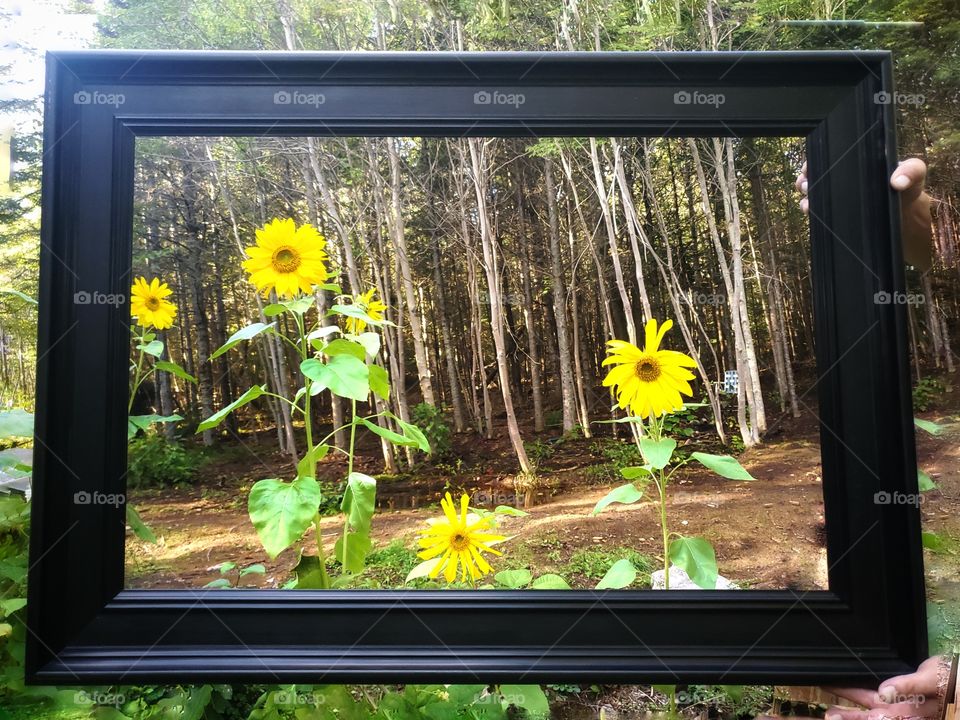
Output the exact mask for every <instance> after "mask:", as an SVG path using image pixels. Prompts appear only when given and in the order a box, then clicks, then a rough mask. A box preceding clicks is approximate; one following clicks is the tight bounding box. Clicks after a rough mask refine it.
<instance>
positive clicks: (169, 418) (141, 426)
mask: <svg viewBox="0 0 960 720" xmlns="http://www.w3.org/2000/svg"><path fill="white" fill-rule="evenodd" d="M180 420H183V418H182V417H180V416H179V415H156V414H153V415H130V416H129V417H127V440H129V439H130V438H132V437H133V436H134V435H136V434H137V432H138V431H139V430H143V431H144V432H146V431H147V430H149V429H150V426H151V425H153V424H154V423H168V422H179V421H180Z"/></svg>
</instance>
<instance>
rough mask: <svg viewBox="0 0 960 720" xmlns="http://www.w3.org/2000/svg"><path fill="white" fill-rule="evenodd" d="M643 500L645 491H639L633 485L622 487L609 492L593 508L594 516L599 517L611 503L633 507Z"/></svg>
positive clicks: (628, 484)
mask: <svg viewBox="0 0 960 720" xmlns="http://www.w3.org/2000/svg"><path fill="white" fill-rule="evenodd" d="M642 498H643V491H641V490H638V489H637V487H636V485H634V484H633V483H627V484H626V485H621V486H620V487H618V488H614V489H613V490H611V491H610V492H608V493H607V494H606V495H604V497H603V498H602V499H601V500H600V501H599V502H598V503H597V504H596V506H595V507H594V508H593V514H594V515H599V514H600V512H601V511H602V510H603V509H604V508H605V507H607V505H610V504H611V503H623V504H624V505H632V504H633V503H635V502H637V501H638V500H641V499H642Z"/></svg>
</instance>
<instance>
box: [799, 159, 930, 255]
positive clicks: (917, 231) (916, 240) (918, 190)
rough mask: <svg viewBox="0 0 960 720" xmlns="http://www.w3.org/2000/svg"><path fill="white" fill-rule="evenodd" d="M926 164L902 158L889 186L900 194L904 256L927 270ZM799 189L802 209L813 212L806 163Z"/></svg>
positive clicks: (927, 212) (927, 214)
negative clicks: (808, 195) (808, 189)
mask: <svg viewBox="0 0 960 720" xmlns="http://www.w3.org/2000/svg"><path fill="white" fill-rule="evenodd" d="M926 177H927V166H926V163H924V162H923V160H921V159H920V158H907V159H906V160H903V161H902V162H901V163H900V164H899V165H898V166H897V169H896V170H894V171H893V175H891V176H890V186H891V187H892V188H893V189H894V190H896V191H897V192H899V193H900V227H901V234H902V237H903V259H904V261H905V262H906V263H907V264H909V265H914V266H916V267H918V268H920V269H921V270H927V269H929V268H930V265H931V263H932V248H931V241H932V239H933V228H932V221H931V217H930V196H929V195H928V194H927V193H926V192H924V189H923V186H924V180H925V179H926ZM796 187H797V190H799V191H800V192H801V193H803V198H802V199H801V200H800V209H801V210H802V211H803V212H804V214H806V213H808V212H810V201H809V200H808V198H807V188H808V183H807V164H806V163H804V164H803V167H802V168H800V174H799V175H798V176H797V181H796Z"/></svg>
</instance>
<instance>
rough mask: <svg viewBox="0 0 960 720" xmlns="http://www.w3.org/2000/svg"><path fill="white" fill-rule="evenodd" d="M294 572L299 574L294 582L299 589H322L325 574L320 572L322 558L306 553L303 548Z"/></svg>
mask: <svg viewBox="0 0 960 720" xmlns="http://www.w3.org/2000/svg"><path fill="white" fill-rule="evenodd" d="M293 572H294V574H295V575H296V576H297V579H296V581H295V582H294V587H295V588H296V589H297V590H320V589H322V588H323V574H322V573H321V572H320V560H318V559H317V556H316V555H304V554H303V551H302V550H301V551H300V557H299V559H298V560H297V564H296V566H295V567H294V568H293Z"/></svg>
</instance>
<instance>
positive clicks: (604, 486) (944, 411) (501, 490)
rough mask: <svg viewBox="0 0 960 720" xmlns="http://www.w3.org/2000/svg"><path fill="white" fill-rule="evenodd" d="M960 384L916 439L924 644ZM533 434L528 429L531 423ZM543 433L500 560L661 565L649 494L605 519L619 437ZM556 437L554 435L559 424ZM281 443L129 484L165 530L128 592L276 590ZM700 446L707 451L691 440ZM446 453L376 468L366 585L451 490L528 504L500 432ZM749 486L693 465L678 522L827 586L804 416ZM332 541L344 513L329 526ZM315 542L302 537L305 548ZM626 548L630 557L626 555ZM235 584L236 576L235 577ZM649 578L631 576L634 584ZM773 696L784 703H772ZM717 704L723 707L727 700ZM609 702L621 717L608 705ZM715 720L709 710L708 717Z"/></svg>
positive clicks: (741, 555) (957, 492) (954, 580)
mask: <svg viewBox="0 0 960 720" xmlns="http://www.w3.org/2000/svg"><path fill="white" fill-rule="evenodd" d="M956 408H960V389H958V388H956V387H954V388H952V389H951V390H950V392H949V393H948V394H946V395H945V396H943V397H941V398H938V400H937V403H936V407H934V408H932V409H930V410H928V411H926V412H922V413H918V417H922V418H924V419H927V420H932V421H935V422H938V423H940V424H941V425H942V426H943V428H944V429H943V431H942V432H941V433H940V434H939V435H937V436H931V435H929V434H927V433H924V432H920V431H918V432H917V450H918V460H919V465H920V467H921V468H923V469H924V470H925V471H926V472H927V473H928V474H929V475H930V476H931V477H932V478H933V480H934V481H935V482H936V484H937V486H938V487H937V489H936V490H932V491H929V492H927V493H925V494H924V502H923V504H922V506H921V513H922V518H923V526H924V530H925V531H928V532H934V533H936V534H937V535H938V536H939V538H940V546H939V548H938V549H937V550H936V551H931V550H925V551H924V556H925V557H924V562H925V570H926V578H927V598H928V615H929V625H930V630H931V633H930V635H931V637H930V641H931V652H942V651H945V650H947V649H948V648H951V647H956V646H957V645H958V644H960V562H958V555H960V412H958V411H957V410H956ZM525 430H526V431H527V432H528V435H527V436H528V437H532V433H530V432H529V430H530V429H529V428H525ZM550 435H551V433H549V432H548V433H545V434H544V435H543V436H541V443H542V444H549V445H550V450H549V451H545V450H544V448H543V446H542V445H541V446H540V448H539V450H538V451H537V452H538V453H539V455H540V456H541V473H542V475H543V483H542V485H541V486H540V487H539V488H538V489H537V491H536V502H535V503H534V505H533V506H532V507H530V508H527V512H528V513H529V514H528V515H527V516H525V517H520V518H513V517H506V518H503V521H502V528H503V530H504V531H505V534H507V535H513V536H514V537H513V539H511V540H510V541H509V542H508V543H506V545H505V548H506V552H505V553H504V556H503V557H502V558H498V564H497V569H507V568H518V567H526V568H529V569H530V570H531V571H532V572H533V573H534V575H535V576H536V575H538V574H541V573H544V572H556V573H559V574H561V575H563V576H564V577H565V578H566V579H567V580H568V582H570V584H571V585H572V586H573V587H579V588H586V587H592V586H594V585H595V584H596V582H597V581H598V580H599V578H601V577H602V576H603V574H604V573H605V572H606V570H607V569H608V568H609V566H610V565H611V564H612V563H613V562H614V561H616V560H617V559H619V558H620V557H623V556H624V555H625V554H630V556H631V557H632V558H633V560H634V563H635V564H637V565H638V566H640V565H643V564H644V563H646V565H647V566H646V567H644V568H643V569H644V570H655V569H657V567H659V565H660V562H661V561H660V559H659V558H660V552H659V541H658V540H657V532H658V524H657V518H656V507H655V505H654V503H650V502H641V503H637V504H636V505H631V506H614V508H615V509H610V508H608V509H607V510H606V511H605V512H604V513H602V514H601V515H599V516H597V517H592V516H591V515H590V512H591V510H592V509H593V506H594V504H595V503H596V502H597V500H599V499H600V498H601V497H603V495H604V494H605V493H606V492H607V490H608V489H609V488H611V487H614V486H616V485H617V484H619V483H620V482H621V481H620V480H619V476H618V473H617V472H616V467H615V464H616V461H622V459H623V457H622V455H621V450H622V448H623V447H624V446H627V441H626V440H615V439H613V438H609V437H607V438H599V439H582V438H581V439H573V440H564V441H562V442H558V441H557V440H556V438H553V439H552V440H551V439H550V437H549V436H550ZM553 435H556V433H553ZM272 447H275V445H274V444H273V438H272V437H271V436H269V435H267V434H264V435H263V436H261V437H260V438H259V441H258V439H257V438H256V437H255V436H249V437H248V436H245V437H244V438H243V440H242V442H237V443H235V444H233V445H232V446H230V447H229V448H228V450H227V451H225V452H223V453H220V454H219V455H218V456H217V457H218V461H217V462H216V463H212V462H211V463H208V464H206V465H205V466H204V467H203V468H202V470H201V472H200V474H199V476H198V481H197V483H196V484H195V485H191V486H181V487H174V488H166V489H162V490H149V491H139V492H133V493H132V496H131V501H132V502H134V503H135V505H136V506H137V507H138V509H139V510H140V513H141V515H142V516H143V518H144V520H145V521H146V522H147V523H148V524H149V525H150V526H151V528H152V529H153V530H154V531H155V532H156V534H157V535H158V537H159V538H160V542H159V543H158V544H156V545H150V544H144V543H142V542H140V541H139V540H137V539H136V538H135V537H133V536H132V535H129V537H128V542H127V572H128V574H127V585H128V586H129V587H138V588H174V587H202V586H203V585H204V584H206V583H207V582H209V581H211V580H214V579H216V578H218V577H219V576H220V575H219V571H218V569H217V566H218V565H219V564H220V563H223V562H226V561H230V562H235V563H237V566H238V567H243V566H245V565H249V564H253V563H262V564H264V565H265V566H266V570H267V572H266V573H264V574H263V575H259V574H253V575H247V576H245V577H244V578H242V580H240V585H241V586H244V587H247V586H249V587H255V586H260V587H279V586H281V585H282V584H283V583H284V582H286V581H287V580H288V579H290V577H291V574H290V573H291V569H292V567H293V566H294V565H295V564H296V554H295V553H296V551H295V550H294V549H290V550H287V551H285V552H283V553H281V554H280V556H278V557H277V558H276V559H275V560H272V561H271V560H269V559H268V558H267V557H266V555H265V553H264V552H263V550H262V548H261V546H260V543H259V541H258V540H257V536H256V534H255V532H254V530H253V528H252V526H251V524H250V521H249V518H248V517H247V511H246V498H247V494H248V492H249V489H250V486H251V485H252V484H253V483H254V482H256V481H257V480H259V479H261V478H263V477H274V476H276V477H289V476H290V470H291V467H290V464H289V462H288V460H287V459H286V458H284V457H282V456H280V455H278V454H277V453H275V452H271V450H270V448H272ZM698 447H702V444H700V443H698ZM378 453H379V447H378V446H377V445H376V444H375V443H372V442H371V443H370V444H369V445H365V446H364V447H363V448H362V457H361V459H360V461H359V465H360V466H359V469H361V470H362V471H364V472H367V473H369V474H376V473H377V472H378V471H379V470H380V469H381V467H382V464H381V463H382V461H381V460H380V458H379V454H378ZM451 456H452V457H455V458H459V459H460V460H459V462H456V461H453V462H451V461H447V462H445V463H443V462H440V463H436V464H434V465H427V464H421V465H420V466H418V467H417V468H416V469H415V472H414V473H413V474H405V475H402V476H396V477H384V476H381V477H380V482H379V484H378V502H379V505H380V508H379V512H378V514H377V515H376V516H375V518H374V524H373V527H374V530H373V535H374V538H375V543H376V550H375V551H374V553H373V554H372V555H371V556H370V557H369V558H368V562H369V565H370V567H368V569H367V570H366V571H365V572H364V576H368V578H369V583H368V584H367V585H365V586H367V587H396V586H399V585H401V584H402V583H403V580H404V577H405V576H406V573H407V572H408V571H409V569H410V568H412V567H413V566H414V565H416V564H417V563H418V562H419V561H418V560H417V558H416V556H415V554H414V551H413V547H414V538H415V536H416V534H417V532H418V531H419V530H421V529H422V528H423V527H424V523H425V520H426V519H427V518H429V517H433V516H436V515H438V514H439V512H440V511H439V507H438V500H439V497H440V495H441V494H442V492H443V491H444V490H445V489H447V488H450V489H451V490H453V491H458V490H466V491H469V492H471V494H472V497H473V500H474V502H475V503H476V504H478V505H484V506H487V507H492V506H494V505H497V504H519V503H516V502H515V501H516V496H515V495H514V491H513V488H512V477H511V474H512V473H513V472H514V470H513V464H512V461H511V454H510V448H509V445H508V443H507V441H506V439H505V438H498V439H495V440H489V441H488V440H479V439H477V438H476V437H473V436H467V435H464V436H460V437H458V438H456V440H455V444H454V451H453V453H452V454H451ZM739 459H740V461H741V462H742V463H743V465H744V466H745V467H746V468H747V469H748V470H749V471H750V472H751V474H752V475H753V476H754V477H755V478H757V481H756V482H752V483H750V482H731V481H728V480H723V479H719V478H717V477H716V476H713V475H712V474H710V473H707V472H705V471H702V470H699V469H698V466H697V467H692V466H688V467H687V468H685V469H684V470H683V471H682V472H681V473H678V476H677V477H679V480H678V481H677V482H676V483H675V484H674V485H673V490H672V495H671V500H670V509H669V521H670V525H671V527H673V528H675V529H677V530H680V531H682V532H683V533H685V534H690V535H695V534H696V535H703V536H705V537H707V538H709V539H710V541H711V542H712V543H713V544H714V546H715V548H716V551H717V558H718V563H719V567H720V572H721V573H722V574H723V575H725V576H726V577H728V578H730V579H732V580H734V581H735V582H736V583H737V584H738V585H740V586H741V587H744V588H793V589H812V588H823V587H826V585H827V560H826V551H825V548H824V545H823V542H824V521H823V500H822V494H821V486H820V482H821V481H820V452H819V435H818V427H817V421H816V418H815V417H813V416H812V415H811V414H807V415H804V416H802V417H801V418H799V419H793V418H784V419H782V420H780V421H776V420H775V421H774V424H773V429H772V430H771V432H770V433H769V434H768V436H767V438H765V442H764V444H762V445H761V446H759V447H756V448H753V449H751V450H748V451H746V452H743V453H741V454H740V456H739ZM322 468H323V470H322V477H323V478H325V479H326V480H327V481H330V482H331V483H333V482H336V481H337V480H338V479H339V478H342V477H343V475H344V471H345V467H344V466H343V463H342V462H337V461H336V460H333V459H327V460H325V461H324V463H323V464H322ZM323 528H324V531H325V534H326V535H327V536H328V537H330V538H333V537H334V536H335V534H336V532H337V529H338V518H337V517H335V516H330V517H327V518H325V519H324V521H323ZM312 543H313V540H312V538H306V539H305V541H304V543H302V544H303V545H305V546H306V547H312ZM631 551H632V552H631ZM232 577H234V578H235V577H236V575H235V574H233V575H232ZM642 584H643V583H642V582H641V581H640V580H639V579H638V583H637V585H636V586H637V587H640V586H641V585H642ZM548 692H549V695H550V697H551V717H554V718H558V719H561V720H588V719H593V718H597V717H617V716H619V717H621V718H628V717H657V714H656V712H654V714H653V715H651V714H650V711H651V710H654V711H656V710H657V709H658V708H662V707H663V706H664V702H665V700H664V698H663V697H662V696H659V694H658V693H657V692H656V691H655V690H654V689H651V688H650V687H648V686H642V685H619V686H589V687H588V686H580V685H569V686H568V685H562V686H559V685H557V686H549V691H548ZM684 692H685V693H686V697H688V698H692V700H690V702H691V703H692V704H689V705H686V706H685V707H684V709H683V713H682V715H683V717H689V718H695V717H706V716H707V712H708V711H710V712H711V713H712V712H713V710H714V709H715V708H717V709H720V710H722V713H721V714H722V716H724V717H738V716H740V717H752V716H754V715H756V714H758V713H769V712H770V711H771V708H773V707H774V706H775V704H776V703H778V702H787V703H788V704H787V705H786V706H780V709H781V710H783V709H784V708H785V707H793V710H792V712H797V713H799V714H801V715H809V714H813V715H817V714H819V712H822V710H818V708H817V707H814V706H810V707H808V706H806V705H805V704H803V703H801V704H800V705H797V703H796V702H794V703H793V705H792V706H791V705H790V703H789V698H790V697H791V694H792V691H790V690H789V689H781V690H779V691H777V690H775V689H773V688H771V687H769V686H756V687H746V688H744V689H743V690H742V691H739V692H741V693H742V694H739V695H738V694H736V693H734V692H733V690H732V689H730V688H725V687H720V686H688V687H686V689H685V690H684ZM777 698H779V699H777ZM721 705H722V706H723V707H722V708H721ZM611 711H616V712H611ZM711 716H713V715H712V714H711Z"/></svg>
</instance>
